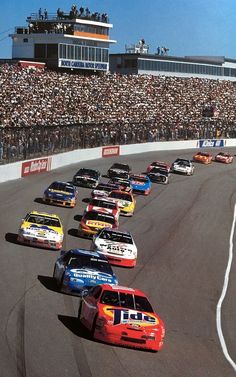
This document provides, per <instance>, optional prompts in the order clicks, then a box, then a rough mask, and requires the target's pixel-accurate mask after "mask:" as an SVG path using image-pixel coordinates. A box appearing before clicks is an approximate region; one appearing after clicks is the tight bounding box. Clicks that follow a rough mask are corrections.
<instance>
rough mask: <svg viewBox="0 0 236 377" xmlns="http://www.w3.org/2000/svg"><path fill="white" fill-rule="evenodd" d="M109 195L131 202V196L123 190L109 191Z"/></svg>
mask: <svg viewBox="0 0 236 377" xmlns="http://www.w3.org/2000/svg"><path fill="white" fill-rule="evenodd" d="M109 197H110V198H114V199H120V200H126V201H127V202H132V197H131V196H130V195H128V194H125V193H123V192H111V193H110V195H109Z"/></svg>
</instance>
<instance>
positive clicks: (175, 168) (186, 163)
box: [171, 158, 194, 175]
mask: <svg viewBox="0 0 236 377" xmlns="http://www.w3.org/2000/svg"><path fill="white" fill-rule="evenodd" d="M171 170H172V172H173V173H182V174H186V175H193V173H194V165H193V163H192V161H191V160H187V159H184V158H177V159H176V160H175V161H174V162H173V164H172V166H171Z"/></svg>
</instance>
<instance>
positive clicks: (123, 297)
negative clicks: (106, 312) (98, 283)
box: [100, 291, 153, 313]
mask: <svg viewBox="0 0 236 377" xmlns="http://www.w3.org/2000/svg"><path fill="white" fill-rule="evenodd" d="M100 302H101V304H106V305H112V306H119V307H122V308H126V309H133V310H135V309H136V310H139V311H143V312H148V313H153V309H152V306H151V304H150V303H149V301H148V299H147V298H146V297H143V296H136V295H135V296H133V295H132V294H131V293H125V292H113V291H104V292H103V294H102V297H101V301H100Z"/></svg>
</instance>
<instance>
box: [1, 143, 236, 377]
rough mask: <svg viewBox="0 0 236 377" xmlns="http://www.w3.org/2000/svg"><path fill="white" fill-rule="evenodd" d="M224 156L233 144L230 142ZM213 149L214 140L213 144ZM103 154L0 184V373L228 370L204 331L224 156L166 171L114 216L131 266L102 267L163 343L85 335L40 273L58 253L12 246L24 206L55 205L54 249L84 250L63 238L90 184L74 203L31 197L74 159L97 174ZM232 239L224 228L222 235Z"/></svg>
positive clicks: (219, 263)
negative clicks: (137, 298)
mask: <svg viewBox="0 0 236 377" xmlns="http://www.w3.org/2000/svg"><path fill="white" fill-rule="evenodd" d="M229 151H230V152H232V153H233V154H234V153H236V150H235V149H233V148H232V149H230V150H229ZM213 152H214V154H215V153H216V150H214V151H213ZM192 155H193V151H191V150H188V151H166V152H157V153H145V154H142V155H141V154H140V155H131V156H122V157H119V161H120V162H127V163H129V164H130V165H131V166H132V170H133V172H135V173H138V172H143V171H145V170H146V167H147V165H148V164H149V163H150V162H152V161H154V160H157V159H158V160H164V161H169V162H173V161H174V160H175V158H176V157H187V158H191V157H192ZM114 161H115V158H105V159H101V160H96V161H89V162H87V163H84V162H83V163H77V164H74V165H71V166H70V167H66V168H62V169H58V170H55V171H52V172H50V173H43V174H40V175H32V176H29V177H26V178H24V179H20V180H17V181H11V182H8V183H2V184H0V197H1V207H0V208H1V211H0V225H1V237H0V253H1V259H0V261H1V263H0V307H1V317H0V318H1V321H0V350H1V352H0V376H1V377H67V376H68V377H69V376H70V377H104V376H109V377H147V376H148V377H233V376H235V371H234V369H233V368H232V366H231V365H230V364H229V362H228V361H227V360H226V358H225V356H224V354H223V352H222V348H221V345H220V342H219V338H218V335H217V330H216V306H217V302H218V300H219V298H220V295H221V292H222V288H223V281H224V275H225V270H226V266H227V263H228V255H229V238H230V231H231V226H232V221H233V211H234V205H235V202H236V161H234V162H233V163H232V164H231V165H224V164H219V163H216V162H213V163H212V164H211V165H209V166H204V165H200V164H195V174H194V175H193V176H191V177H186V176H182V175H174V174H172V176H171V178H170V183H169V185H158V184H153V189H152V192H151V194H150V195H149V196H148V197H143V196H138V197H137V207H136V211H135V214H134V216H133V217H132V218H124V217H122V218H121V221H120V223H121V226H122V228H126V229H128V230H130V231H131V232H132V234H133V236H134V238H135V241H136V243H137V246H138V263H137V266H136V267H135V268H134V269H125V268H118V267H116V268H114V270H115V272H116V274H117V276H118V278H119V283H120V284H121V285H127V286H131V287H137V288H140V289H141V290H143V291H144V292H146V293H147V294H148V296H149V298H150V301H151V302H152V304H153V306H154V309H155V310H156V311H157V312H158V314H159V315H160V316H161V318H162V319H163V320H164V322H165V325H166V338H165V343H164V347H163V349H162V350H161V351H160V352H158V353H150V352H144V351H137V350H133V349H127V348H121V347H115V346H111V345H107V344H102V343H98V342H95V341H92V340H90V339H89V337H88V334H87V333H86V331H85V330H84V329H83V328H82V327H81V326H80V325H79V324H78V321H77V319H76V317H77V311H78V303H79V299H78V298H76V297H73V296H69V295H64V294H61V293H59V292H58V291H57V288H56V286H55V283H54V281H53V279H52V273H53V267H54V262H55V260H56V258H57V256H58V255H59V254H60V253H59V252H58V251H49V250H42V249H39V248H34V247H29V246H24V245H19V244H17V242H16V234H17V231H18V227H19V224H20V220H21V219H22V218H23V217H24V216H25V215H26V213H27V212H28V211H31V210H33V209H36V210H39V211H41V210H43V211H46V212H49V213H57V214H59V215H60V217H61V219H62V222H63V225H64V229H65V240H64V247H63V248H64V249H66V250H67V249H69V248H74V247H83V248H87V247H88V248H89V246H90V241H89V240H86V239H82V238H78V237H76V236H75V230H76V229H77V228H78V224H79V222H78V219H79V217H80V215H82V213H83V209H84V207H85V206H86V203H85V202H86V198H88V197H89V196H90V190H88V189H84V188H83V189H80V190H79V202H78V204H77V206H76V207H75V208H74V209H68V208H60V207H55V206H49V205H45V204H42V203H41V201H40V199H41V198H42V194H43V191H44V189H45V188H46V187H47V186H48V185H49V184H50V183H51V182H52V181H53V180H64V181H67V180H68V181H69V180H71V179H72V176H73V174H74V173H75V172H76V171H77V170H78V168H80V167H82V166H87V167H93V168H97V169H99V170H100V171H101V172H102V173H103V174H105V173H106V171H107V169H108V168H109V167H110V166H111V164H112V163H113V162H114ZM234 240H235V242H236V237H234ZM235 272H236V262H235V256H234V259H233V263H232V269H231V273H230V280H229V286H228V290H227V295H226V298H225V300H224V302H223V305H222V329H223V334H224V338H225V341H226V345H227V349H228V352H229V355H230V357H231V358H232V360H234V362H236V324H235V323H236V321H235V318H236V304H235V302H236V301H235V297H236V288H235V287H236V274H235Z"/></svg>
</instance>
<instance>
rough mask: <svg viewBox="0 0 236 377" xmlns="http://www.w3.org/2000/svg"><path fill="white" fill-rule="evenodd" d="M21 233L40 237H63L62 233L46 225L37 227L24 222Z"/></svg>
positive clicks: (58, 229)
mask: <svg viewBox="0 0 236 377" xmlns="http://www.w3.org/2000/svg"><path fill="white" fill-rule="evenodd" d="M20 229H21V231H24V232H25V233H26V234H27V233H28V234H29V235H35V236H40V237H49V236H50V237H57V236H59V235H61V236H62V235H63V231H62V229H60V228H57V227H49V226H46V225H38V224H33V223H28V222H24V223H23V224H22V225H21V227H20Z"/></svg>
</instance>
